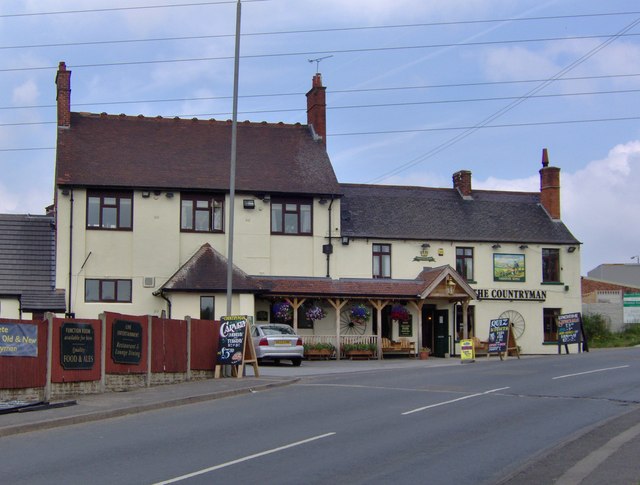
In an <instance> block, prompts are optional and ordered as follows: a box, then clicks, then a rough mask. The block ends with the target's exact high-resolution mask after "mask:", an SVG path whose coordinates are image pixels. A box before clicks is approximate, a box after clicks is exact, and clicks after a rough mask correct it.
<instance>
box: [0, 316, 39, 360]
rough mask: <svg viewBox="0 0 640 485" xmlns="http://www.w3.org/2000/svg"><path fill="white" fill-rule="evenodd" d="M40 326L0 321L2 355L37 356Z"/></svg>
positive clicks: (0, 352)
mask: <svg viewBox="0 0 640 485" xmlns="http://www.w3.org/2000/svg"><path fill="white" fill-rule="evenodd" d="M37 356H38V326H37V325H28V324H23V323H17V322H16V323H11V322H4V323H0V357H37Z"/></svg>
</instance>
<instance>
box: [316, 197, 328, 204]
mask: <svg viewBox="0 0 640 485" xmlns="http://www.w3.org/2000/svg"><path fill="white" fill-rule="evenodd" d="M318 203H319V204H320V205H325V204H326V203H327V199H326V198H325V197H320V200H319V201H318Z"/></svg>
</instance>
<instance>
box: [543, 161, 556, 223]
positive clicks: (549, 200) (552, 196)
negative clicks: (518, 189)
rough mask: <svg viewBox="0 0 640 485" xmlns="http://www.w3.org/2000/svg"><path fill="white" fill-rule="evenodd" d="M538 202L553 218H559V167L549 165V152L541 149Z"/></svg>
mask: <svg viewBox="0 0 640 485" xmlns="http://www.w3.org/2000/svg"><path fill="white" fill-rule="evenodd" d="M540 203H541V204H542V207H544V208H545V210H546V211H547V212H548V213H549V216H551V218H552V219H554V220H559V219H560V169H559V168H558V167H550V166H549V154H548V152H547V149H546V148H543V149H542V168H541V169H540Z"/></svg>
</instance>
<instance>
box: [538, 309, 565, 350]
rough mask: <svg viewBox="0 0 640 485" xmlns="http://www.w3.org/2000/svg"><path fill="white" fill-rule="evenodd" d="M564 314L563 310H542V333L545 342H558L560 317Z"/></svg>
mask: <svg viewBox="0 0 640 485" xmlns="http://www.w3.org/2000/svg"><path fill="white" fill-rule="evenodd" d="M561 314H562V309H561V308H543V309H542V332H543V335H544V342H554V343H556V342H557V341H558V316H559V315H561Z"/></svg>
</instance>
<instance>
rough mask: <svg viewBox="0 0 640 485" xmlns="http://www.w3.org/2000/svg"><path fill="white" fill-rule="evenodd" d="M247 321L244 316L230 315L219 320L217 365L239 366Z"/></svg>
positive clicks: (242, 356)
mask: <svg viewBox="0 0 640 485" xmlns="http://www.w3.org/2000/svg"><path fill="white" fill-rule="evenodd" d="M247 320H248V319H247V316H246V315H231V316H226V317H222V318H220V338H219V339H218V353H217V363H218V364H221V365H239V364H241V363H242V359H243V358H244V355H243V352H244V340H245V336H246V334H247Z"/></svg>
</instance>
